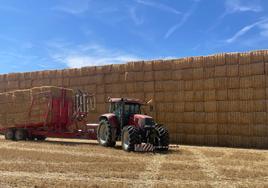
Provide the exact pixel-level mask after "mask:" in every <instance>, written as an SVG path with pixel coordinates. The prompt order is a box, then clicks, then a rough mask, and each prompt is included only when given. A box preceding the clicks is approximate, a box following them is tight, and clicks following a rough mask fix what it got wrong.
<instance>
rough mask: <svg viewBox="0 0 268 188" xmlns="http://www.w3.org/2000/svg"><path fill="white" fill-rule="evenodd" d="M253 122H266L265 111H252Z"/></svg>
mask: <svg viewBox="0 0 268 188" xmlns="http://www.w3.org/2000/svg"><path fill="white" fill-rule="evenodd" d="M253 114H254V118H253V122H254V124H265V123H266V118H267V116H266V112H254V113H253Z"/></svg>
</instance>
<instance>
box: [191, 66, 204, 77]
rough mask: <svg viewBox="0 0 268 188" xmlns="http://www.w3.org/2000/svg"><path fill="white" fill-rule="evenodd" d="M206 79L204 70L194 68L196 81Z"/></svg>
mask: <svg viewBox="0 0 268 188" xmlns="http://www.w3.org/2000/svg"><path fill="white" fill-rule="evenodd" d="M203 78H204V68H203V67H200V68H194V69H193V79H194V80H200V79H203Z"/></svg>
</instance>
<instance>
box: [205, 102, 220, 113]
mask: <svg viewBox="0 0 268 188" xmlns="http://www.w3.org/2000/svg"><path fill="white" fill-rule="evenodd" d="M204 106H205V112H216V111H217V103H216V101H206V102H204Z"/></svg>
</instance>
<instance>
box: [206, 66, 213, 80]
mask: <svg viewBox="0 0 268 188" xmlns="http://www.w3.org/2000/svg"><path fill="white" fill-rule="evenodd" d="M203 75H204V78H214V77H215V67H205V68H204V74H203Z"/></svg>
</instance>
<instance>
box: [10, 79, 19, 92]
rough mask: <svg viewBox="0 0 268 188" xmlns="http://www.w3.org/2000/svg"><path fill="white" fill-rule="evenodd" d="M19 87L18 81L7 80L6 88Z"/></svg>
mask: <svg viewBox="0 0 268 188" xmlns="http://www.w3.org/2000/svg"><path fill="white" fill-rule="evenodd" d="M18 88H19V81H8V82H7V89H9V90H11V89H18Z"/></svg>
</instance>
